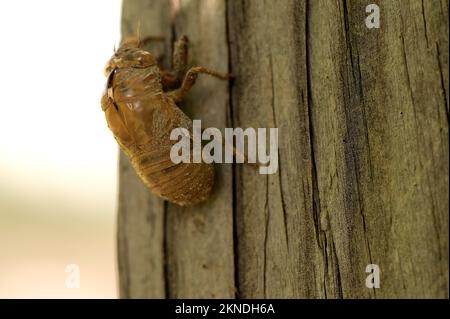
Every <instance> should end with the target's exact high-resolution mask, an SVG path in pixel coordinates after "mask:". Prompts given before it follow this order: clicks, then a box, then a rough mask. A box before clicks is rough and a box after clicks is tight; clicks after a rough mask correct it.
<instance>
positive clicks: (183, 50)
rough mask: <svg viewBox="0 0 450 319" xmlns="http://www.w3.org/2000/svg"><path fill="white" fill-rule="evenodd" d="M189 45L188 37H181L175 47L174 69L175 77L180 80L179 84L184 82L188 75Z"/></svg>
mask: <svg viewBox="0 0 450 319" xmlns="http://www.w3.org/2000/svg"><path fill="white" fill-rule="evenodd" d="M188 44H189V39H188V37H187V36H185V35H183V36H181V37H180V38H179V39H178V40H177V41H176V42H175V43H174V46H173V56H172V68H173V73H174V75H175V77H176V78H177V79H178V81H179V83H181V81H183V78H184V76H185V75H186V69H187V61H188Z"/></svg>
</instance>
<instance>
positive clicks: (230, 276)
mask: <svg viewBox="0 0 450 319" xmlns="http://www.w3.org/2000/svg"><path fill="white" fill-rule="evenodd" d="M173 10H174V31H175V36H176V37H178V36H181V35H183V34H186V35H187V36H188V37H189V41H190V44H189V65H190V66H198V65H199V66H205V67H209V68H211V69H214V70H218V71H220V72H222V73H227V72H228V46H227V39H226V16H225V1H223V0H210V1H208V2H207V4H206V2H202V1H196V0H189V1H173ZM180 106H181V108H182V109H183V110H184V111H185V112H186V113H187V114H188V115H189V116H190V117H191V118H192V119H200V120H202V126H203V128H206V127H217V128H223V127H225V126H226V122H227V121H226V119H227V111H228V106H229V103H228V82H227V81H220V80H218V79H215V78H212V77H209V76H207V75H203V76H202V75H201V76H199V78H198V80H197V83H196V85H195V87H194V88H193V89H192V91H191V92H190V93H189V94H188V96H187V98H186V100H185V101H183V102H182V103H181V105H180ZM215 173H216V178H215V185H214V193H213V195H212V197H211V198H210V199H209V200H208V201H207V202H205V203H203V204H201V205H196V206H193V207H187V208H180V207H178V206H175V205H171V204H169V205H168V206H167V225H166V232H167V233H166V236H167V254H168V269H167V270H168V278H167V279H168V287H169V297H172V298H232V297H234V294H235V290H234V286H235V285H234V257H233V256H234V254H233V192H232V170H231V167H230V166H229V165H216V167H215Z"/></svg>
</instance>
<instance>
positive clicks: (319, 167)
mask: <svg viewBox="0 0 450 319" xmlns="http://www.w3.org/2000/svg"><path fill="white" fill-rule="evenodd" d="M373 2H375V3H377V4H378V5H379V7H380V10H381V28H380V29H368V28H366V26H365V23H364V20H365V18H366V16H367V15H368V14H367V13H366V12H365V6H366V5H367V4H368V3H366V1H362V0H348V1H338V0H336V1H330V0H314V1H312V0H309V1H308V0H284V1H260V0H243V1H224V0H208V1H205V0H203V1H202V0H197V1H195V0H185V1H183V0H172V1H171V2H168V1H144V0H134V1H132V0H125V1H124V11H123V26H124V28H123V32H124V35H128V34H130V33H132V32H134V30H133V29H134V27H133V23H134V22H133V21H136V19H137V18H138V17H141V21H142V23H143V32H145V33H148V34H153V35H161V34H162V35H164V36H165V37H166V43H165V45H162V44H160V48H158V47H156V48H155V47H154V48H152V50H156V51H155V52H164V58H165V61H166V63H167V58H168V57H169V58H170V51H171V47H170V45H169V44H170V41H172V39H173V38H175V37H177V36H179V35H182V34H186V35H188V36H189V38H190V40H191V43H190V61H189V63H190V65H201V66H205V67H210V68H212V69H215V70H217V71H221V72H227V71H230V72H232V73H233V75H235V77H236V78H235V80H234V81H233V82H231V83H230V84H228V83H226V82H222V81H219V80H217V79H213V78H208V77H207V76H203V77H199V79H198V83H197V84H196V86H195V88H194V90H193V91H192V92H191V93H190V94H189V97H188V98H187V99H186V101H184V102H183V103H182V105H181V107H182V108H183V110H185V111H186V113H187V114H188V115H190V116H191V117H192V118H195V119H201V120H202V124H203V128H206V127H211V126H213V127H218V128H223V127H225V126H226V127H242V128H247V127H255V128H257V127H266V128H269V127H278V128H279V162H280V165H279V171H278V172H277V173H276V174H274V175H260V174H258V171H257V170H255V169H254V168H252V167H248V166H245V165H241V164H236V165H234V166H231V165H216V173H217V180H216V182H217V184H216V187H215V192H214V195H213V197H212V198H211V199H210V200H209V201H207V202H206V203H204V204H202V205H198V206H194V207H191V208H179V207H176V206H173V205H170V204H163V203H162V202H161V201H160V200H158V199H156V197H155V196H153V195H151V194H150V193H149V192H148V191H147V190H146V189H145V188H144V187H143V185H142V184H141V183H140V181H139V180H138V179H137V177H136V176H135V174H134V172H133V171H132V170H131V169H130V167H129V165H128V164H127V162H126V159H123V158H121V161H120V194H119V225H118V237H119V240H118V243H119V252H118V254H119V273H120V276H119V277H120V290H121V297H129V298H133V297H148V298H153V297H159V298H162V297H172V298H182V297H188V298H204V297H213V298H214V297H221V298H233V297H238V298H418V297H427V298H432V297H434V298H448V289H449V287H448V248H449V247H448V234H449V224H448V208H449V197H448V194H449V186H448V185H449V167H448V162H449V150H448V136H449V135H448V107H449V106H448V99H449V97H448V64H449V63H448V1H445V0H439V1H428V0H423V1H421V0H411V1H390V0H378V1H375V0H374V1H373ZM144 21H145V23H144ZM158 50H159V51H158ZM372 263H374V264H377V265H379V267H380V271H381V288H380V289H368V288H366V286H365V279H366V277H367V275H368V274H367V273H366V272H365V269H366V266H367V265H368V264H372Z"/></svg>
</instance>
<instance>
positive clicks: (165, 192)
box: [130, 146, 214, 206]
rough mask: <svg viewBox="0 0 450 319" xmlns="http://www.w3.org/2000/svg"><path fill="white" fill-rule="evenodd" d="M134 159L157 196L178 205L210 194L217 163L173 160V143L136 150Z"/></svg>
mask: <svg viewBox="0 0 450 319" xmlns="http://www.w3.org/2000/svg"><path fill="white" fill-rule="evenodd" d="M130 157H131V163H132V165H133V167H134V169H135V170H136V172H137V173H138V175H139V177H140V178H141V179H142V181H143V182H144V184H146V186H147V187H148V188H150V189H151V191H152V192H154V193H155V194H157V195H158V196H160V197H162V198H164V199H167V200H169V201H171V202H174V203H176V204H178V205H182V206H184V205H191V204H195V203H198V202H201V201H203V200H205V199H206V198H208V197H209V195H210V193H211V190H212V186H213V184H214V167H213V165H212V164H205V163H179V164H174V163H173V162H172V161H171V159H170V147H167V146H166V147H164V146H159V147H155V148H154V149H153V150H148V151H142V152H139V153H136V154H133V155H132V156H130Z"/></svg>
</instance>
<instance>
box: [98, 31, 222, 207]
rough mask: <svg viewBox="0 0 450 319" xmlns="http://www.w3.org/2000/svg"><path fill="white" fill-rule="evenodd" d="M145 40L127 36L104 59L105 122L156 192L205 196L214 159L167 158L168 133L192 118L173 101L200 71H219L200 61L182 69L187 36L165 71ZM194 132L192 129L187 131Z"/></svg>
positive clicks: (172, 197) (184, 198)
mask: <svg viewBox="0 0 450 319" xmlns="http://www.w3.org/2000/svg"><path fill="white" fill-rule="evenodd" d="M143 42H144V41H139V39H136V38H129V39H127V40H126V41H124V42H123V43H122V44H121V46H120V47H119V49H118V50H117V51H116V52H115V53H114V55H113V56H112V57H111V59H110V60H109V61H108V63H107V65H106V68H105V75H106V76H107V84H106V89H105V92H104V93H103V96H102V100H101V104H102V109H103V111H104V112H105V116H106V120H107V122H108V126H109V128H110V129H111V131H112V132H113V134H114V137H115V138H116V140H117V142H118V144H119V145H120V147H121V148H122V150H123V151H124V152H125V154H126V155H127V156H128V157H129V159H130V161H131V164H132V165H133V167H134V169H135V170H136V172H137V174H138V175H139V177H140V178H141V179H142V181H143V182H144V184H145V185H146V186H147V187H148V188H149V189H150V190H151V191H152V192H153V193H155V194H156V195H158V196H160V197H162V198H163V199H166V200H168V201H170V202H173V203H176V204H178V205H182V206H184V205H191V204H195V203H198V202H201V201H203V200H205V199H206V198H208V196H209V195H210V193H211V190H212V187H213V184H214V169H213V165H212V164H205V163H179V164H174V163H173V162H172V161H171V159H170V149H171V147H172V145H173V143H175V141H172V140H170V133H171V131H172V130H173V129H175V128H186V129H188V130H189V131H190V132H191V133H192V122H191V120H190V119H189V117H188V116H186V115H185V114H184V113H183V112H182V111H181V109H179V108H178V107H177V105H176V102H179V101H181V100H182V99H183V97H184V96H185V95H186V93H188V91H189V90H190V89H191V88H192V86H193V85H194V83H195V81H196V79H197V76H198V74H200V73H205V74H210V75H212V76H214V77H217V78H219V79H222V80H228V79H229V78H230V77H229V76H228V75H222V74H220V73H217V72H215V71H211V70H209V69H206V68H204V67H192V68H190V69H189V70H188V71H186V61H187V45H188V39H187V37H186V36H183V37H181V38H180V39H179V40H178V41H177V42H176V43H175V46H174V55H173V70H172V71H165V70H163V69H161V68H160V67H159V66H158V63H157V61H156V59H155V58H154V57H153V56H152V54H150V53H149V52H147V51H145V50H143V49H142V48H141V44H142V43H143ZM191 136H192V134H191Z"/></svg>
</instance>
